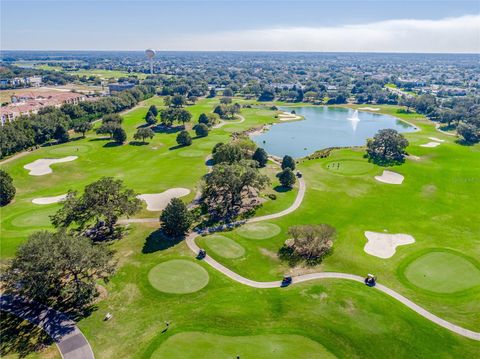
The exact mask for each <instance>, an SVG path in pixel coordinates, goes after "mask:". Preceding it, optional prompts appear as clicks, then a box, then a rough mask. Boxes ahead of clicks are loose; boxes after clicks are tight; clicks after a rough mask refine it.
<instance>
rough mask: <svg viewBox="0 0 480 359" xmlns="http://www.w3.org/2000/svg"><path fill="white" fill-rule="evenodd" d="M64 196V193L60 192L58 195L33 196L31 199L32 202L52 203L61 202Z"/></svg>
mask: <svg viewBox="0 0 480 359" xmlns="http://www.w3.org/2000/svg"><path fill="white" fill-rule="evenodd" d="M65 198H67V194H66V193H65V194H61V195H60V196H53V197H40V198H34V199H32V203H35V204H52V203H58V202H61V201H63V200H64V199H65Z"/></svg>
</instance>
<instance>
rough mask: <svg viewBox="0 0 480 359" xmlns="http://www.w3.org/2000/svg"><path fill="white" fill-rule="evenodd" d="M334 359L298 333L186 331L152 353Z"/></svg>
mask: <svg viewBox="0 0 480 359" xmlns="http://www.w3.org/2000/svg"><path fill="white" fill-rule="evenodd" d="M237 357H240V358H257V359H261V358H276V359H282V358H285V359H287V358H288V359H289V358H322V359H323V358H335V356H334V355H332V354H331V353H330V352H329V351H328V350H327V349H325V348H324V347H323V346H322V345H321V344H319V343H318V342H315V341H313V340H311V339H309V338H306V337H303V336H300V335H289V334H283V335H281V334H271V335H255V336H241V337H229V336H223V335H217V334H209V333H199V332H187V333H179V334H175V335H173V336H171V337H170V338H168V339H167V340H166V341H165V342H163V343H162V345H160V347H159V348H158V349H157V350H156V351H155V352H154V353H153V355H152V356H151V358H152V359H156V358H162V359H163V358H183V359H188V358H192V359H193V358H195V359H197V358H237Z"/></svg>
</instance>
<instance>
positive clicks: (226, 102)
mask: <svg viewBox="0 0 480 359" xmlns="http://www.w3.org/2000/svg"><path fill="white" fill-rule="evenodd" d="M220 103H221V104H222V105H229V104H231V103H232V99H231V98H230V97H222V98H221V99H220Z"/></svg>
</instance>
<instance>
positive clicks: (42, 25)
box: [0, 0, 480, 53]
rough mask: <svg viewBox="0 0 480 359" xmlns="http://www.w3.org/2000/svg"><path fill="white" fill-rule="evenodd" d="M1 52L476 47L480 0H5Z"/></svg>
mask: <svg viewBox="0 0 480 359" xmlns="http://www.w3.org/2000/svg"><path fill="white" fill-rule="evenodd" d="M0 20H1V28H0V30H1V33H0V49H1V50H142V49H145V48H153V49H156V50H189V51H197V50H198V51H200V50H206V51H319V52H322V51H324V52H327V51H347V52H350V51H351V52H451V53H480V0H467V1H462V0H459V1H451V0H415V1H413V0H412V1H409V0H406V1H405V0H403V1H399V0H370V1H362V0H356V1H353V0H330V1H325V0H310V1H302V0H299V1H293V0H290V1H289V0H283V1H282V0H263V1H247V0H217V1H201V0H190V1H183V0H177V1H165V0H149V1H148V0H147V1H142V0H138V1H134V0H62V1H57V0H36V1H24V0H1V2H0Z"/></svg>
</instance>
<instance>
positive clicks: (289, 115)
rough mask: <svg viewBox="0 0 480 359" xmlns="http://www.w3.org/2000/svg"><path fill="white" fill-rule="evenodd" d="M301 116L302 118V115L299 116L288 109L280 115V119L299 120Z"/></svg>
mask: <svg viewBox="0 0 480 359" xmlns="http://www.w3.org/2000/svg"><path fill="white" fill-rule="evenodd" d="M301 118H302V117H301V116H298V115H295V114H293V113H290V112H286V111H285V112H283V113H281V114H279V115H278V119H279V120H280V121H292V120H299V119H301Z"/></svg>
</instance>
